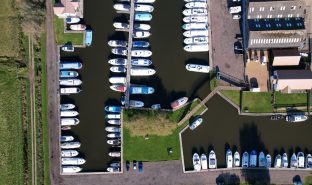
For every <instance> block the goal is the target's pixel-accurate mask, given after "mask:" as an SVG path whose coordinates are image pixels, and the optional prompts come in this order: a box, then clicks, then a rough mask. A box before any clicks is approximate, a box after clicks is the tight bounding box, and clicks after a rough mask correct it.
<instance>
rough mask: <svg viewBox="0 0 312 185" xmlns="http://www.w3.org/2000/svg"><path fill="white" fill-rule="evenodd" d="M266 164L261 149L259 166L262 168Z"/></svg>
mask: <svg viewBox="0 0 312 185" xmlns="http://www.w3.org/2000/svg"><path fill="white" fill-rule="evenodd" d="M265 165H266V159H265V155H264V153H263V152H262V151H261V152H260V153H259V167H260V168H264V167H265Z"/></svg>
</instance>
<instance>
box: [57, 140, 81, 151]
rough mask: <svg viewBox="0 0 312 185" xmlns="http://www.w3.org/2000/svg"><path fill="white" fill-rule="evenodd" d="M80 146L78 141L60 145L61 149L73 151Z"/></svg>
mask: <svg viewBox="0 0 312 185" xmlns="http://www.w3.org/2000/svg"><path fill="white" fill-rule="evenodd" d="M80 146H81V143H80V142H78V141H75V142H64V143H61V148H62V149H73V148H79V147H80Z"/></svg>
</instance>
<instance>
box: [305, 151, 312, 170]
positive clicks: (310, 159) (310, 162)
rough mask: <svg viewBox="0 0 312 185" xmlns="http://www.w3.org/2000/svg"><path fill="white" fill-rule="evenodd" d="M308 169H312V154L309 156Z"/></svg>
mask: <svg viewBox="0 0 312 185" xmlns="http://www.w3.org/2000/svg"><path fill="white" fill-rule="evenodd" d="M306 167H307V168H308V169H312V155H311V154H308V155H307V160H306Z"/></svg>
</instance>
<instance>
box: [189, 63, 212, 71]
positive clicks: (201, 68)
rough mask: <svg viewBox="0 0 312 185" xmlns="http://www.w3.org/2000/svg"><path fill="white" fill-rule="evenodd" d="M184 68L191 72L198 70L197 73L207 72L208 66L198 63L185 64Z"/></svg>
mask: <svg viewBox="0 0 312 185" xmlns="http://www.w3.org/2000/svg"><path fill="white" fill-rule="evenodd" d="M185 68H186V70H188V71H192V72H199V73H209V71H210V67H209V66H204V65H198V64H187V65H186V66H185Z"/></svg>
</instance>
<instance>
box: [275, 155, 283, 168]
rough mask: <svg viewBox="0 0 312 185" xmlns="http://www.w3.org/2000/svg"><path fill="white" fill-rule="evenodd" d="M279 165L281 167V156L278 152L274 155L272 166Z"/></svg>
mask: <svg viewBox="0 0 312 185" xmlns="http://www.w3.org/2000/svg"><path fill="white" fill-rule="evenodd" d="M280 167H282V156H281V155H280V154H278V155H277V156H276V157H275V161H274V168H280Z"/></svg>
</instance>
